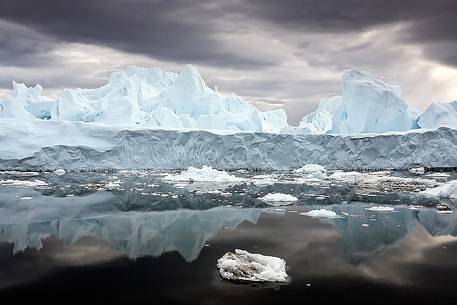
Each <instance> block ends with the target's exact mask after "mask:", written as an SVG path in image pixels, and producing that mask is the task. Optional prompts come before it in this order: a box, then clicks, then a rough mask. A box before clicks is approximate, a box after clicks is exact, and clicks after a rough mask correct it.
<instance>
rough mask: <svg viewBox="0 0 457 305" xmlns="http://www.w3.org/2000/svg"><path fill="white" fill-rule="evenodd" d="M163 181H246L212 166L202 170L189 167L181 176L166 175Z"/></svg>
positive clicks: (204, 167)
mask: <svg viewBox="0 0 457 305" xmlns="http://www.w3.org/2000/svg"><path fill="white" fill-rule="evenodd" d="M163 180H166V181H177V182H179V181H188V182H194V181H195V182H243V181H244V180H245V179H244V178H240V177H236V176H234V175H230V174H229V173H227V172H226V171H220V170H217V169H214V168H212V167H211V166H205V165H204V166H203V167H202V168H195V167H192V166H191V167H189V168H188V169H187V170H185V171H182V172H181V173H179V174H176V175H173V174H169V175H166V176H165V177H164V178H163Z"/></svg>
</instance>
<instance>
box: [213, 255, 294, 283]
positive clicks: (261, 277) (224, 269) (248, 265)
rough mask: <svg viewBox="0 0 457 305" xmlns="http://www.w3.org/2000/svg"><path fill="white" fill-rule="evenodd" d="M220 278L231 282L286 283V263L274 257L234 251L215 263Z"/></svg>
mask: <svg viewBox="0 0 457 305" xmlns="http://www.w3.org/2000/svg"><path fill="white" fill-rule="evenodd" d="M217 268H218V269H219V273H220V275H221V276H222V278H224V279H227V280H232V281H249V282H286V281H287V277H288V275H287V273H286V261H285V260H283V259H281V258H279V257H274V256H266V255H261V254H253V253H249V252H247V251H244V250H239V249H236V250H235V253H232V252H228V253H226V254H224V256H222V257H221V258H220V259H219V260H218V261H217Z"/></svg>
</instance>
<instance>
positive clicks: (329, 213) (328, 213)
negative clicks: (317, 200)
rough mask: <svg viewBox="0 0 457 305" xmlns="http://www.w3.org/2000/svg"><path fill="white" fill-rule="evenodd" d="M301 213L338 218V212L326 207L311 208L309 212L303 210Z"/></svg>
mask: <svg viewBox="0 0 457 305" xmlns="http://www.w3.org/2000/svg"><path fill="white" fill-rule="evenodd" d="M300 215H305V216H310V217H316V218H338V217H339V216H338V214H336V213H335V212H334V211H329V210H326V209H319V210H311V211H309V212H302V213H300Z"/></svg>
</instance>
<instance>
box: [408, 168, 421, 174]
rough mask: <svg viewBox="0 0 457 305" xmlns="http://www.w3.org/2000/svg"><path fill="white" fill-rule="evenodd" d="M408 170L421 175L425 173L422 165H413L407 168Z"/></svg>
mask: <svg viewBox="0 0 457 305" xmlns="http://www.w3.org/2000/svg"><path fill="white" fill-rule="evenodd" d="M409 171H410V172H411V173H413V174H418V175H423V174H425V168H423V167H414V168H411V169H409Z"/></svg>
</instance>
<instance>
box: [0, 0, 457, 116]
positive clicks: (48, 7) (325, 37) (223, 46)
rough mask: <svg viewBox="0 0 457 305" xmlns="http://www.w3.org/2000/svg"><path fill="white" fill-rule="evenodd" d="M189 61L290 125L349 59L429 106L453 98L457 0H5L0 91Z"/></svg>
mask: <svg viewBox="0 0 457 305" xmlns="http://www.w3.org/2000/svg"><path fill="white" fill-rule="evenodd" d="M187 63H191V64H194V65H195V66H197V67H198V68H199V70H200V72H201V73H202V75H203V77H204V78H205V80H206V81H207V83H208V84H209V85H211V86H214V85H217V86H218V87H219V89H220V90H222V91H224V92H231V91H233V92H235V93H237V94H238V95H240V96H242V97H244V98H246V99H248V100H250V101H251V102H253V103H255V104H256V105H257V106H259V107H260V108H262V109H276V108H281V107H282V108H285V109H286V111H287V112H288V114H289V121H290V122H291V123H296V122H297V121H298V120H299V119H300V118H301V117H302V116H303V115H304V114H306V113H308V112H310V111H312V110H313V109H314V108H315V107H316V105H317V103H318V102H319V100H320V99H322V98H325V97H329V96H332V95H338V94H339V93H340V79H341V76H342V73H343V72H344V70H345V69H348V68H351V67H357V68H360V69H362V70H364V71H366V72H369V73H371V74H375V75H378V76H381V77H382V78H384V79H385V80H387V81H388V82H390V83H393V84H399V85H401V87H402V91H403V96H404V98H405V100H407V101H408V102H409V103H410V104H412V105H414V106H415V107H416V108H418V109H419V110H423V109H425V108H426V106H427V105H428V104H429V103H431V102H433V101H451V100H456V99H457V1H456V0H401V1H398V0H344V1H343V0H281V1H279V0H218V1H192V0H182V1H180V0H163V1H162V0H141V1H140V0H72V1H65V0H40V1H36V0H2V1H0V97H1V96H5V95H7V94H9V91H10V88H11V81H12V80H13V79H15V80H17V81H20V82H25V83H26V84H28V85H34V84H36V83H40V84H41V85H43V86H44V87H45V93H46V94H49V95H51V96H56V95H57V94H59V92H61V90H62V89H63V88H65V87H69V88H74V87H86V88H92V87H97V86H99V85H102V84H104V83H105V82H106V81H107V78H108V75H109V73H110V72H111V71H113V70H116V69H119V68H122V67H125V66H126V65H129V64H136V65H141V66H147V67H152V66H157V67H160V68H163V69H166V70H172V71H179V70H180V69H181V68H182V66H183V64H187Z"/></svg>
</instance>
